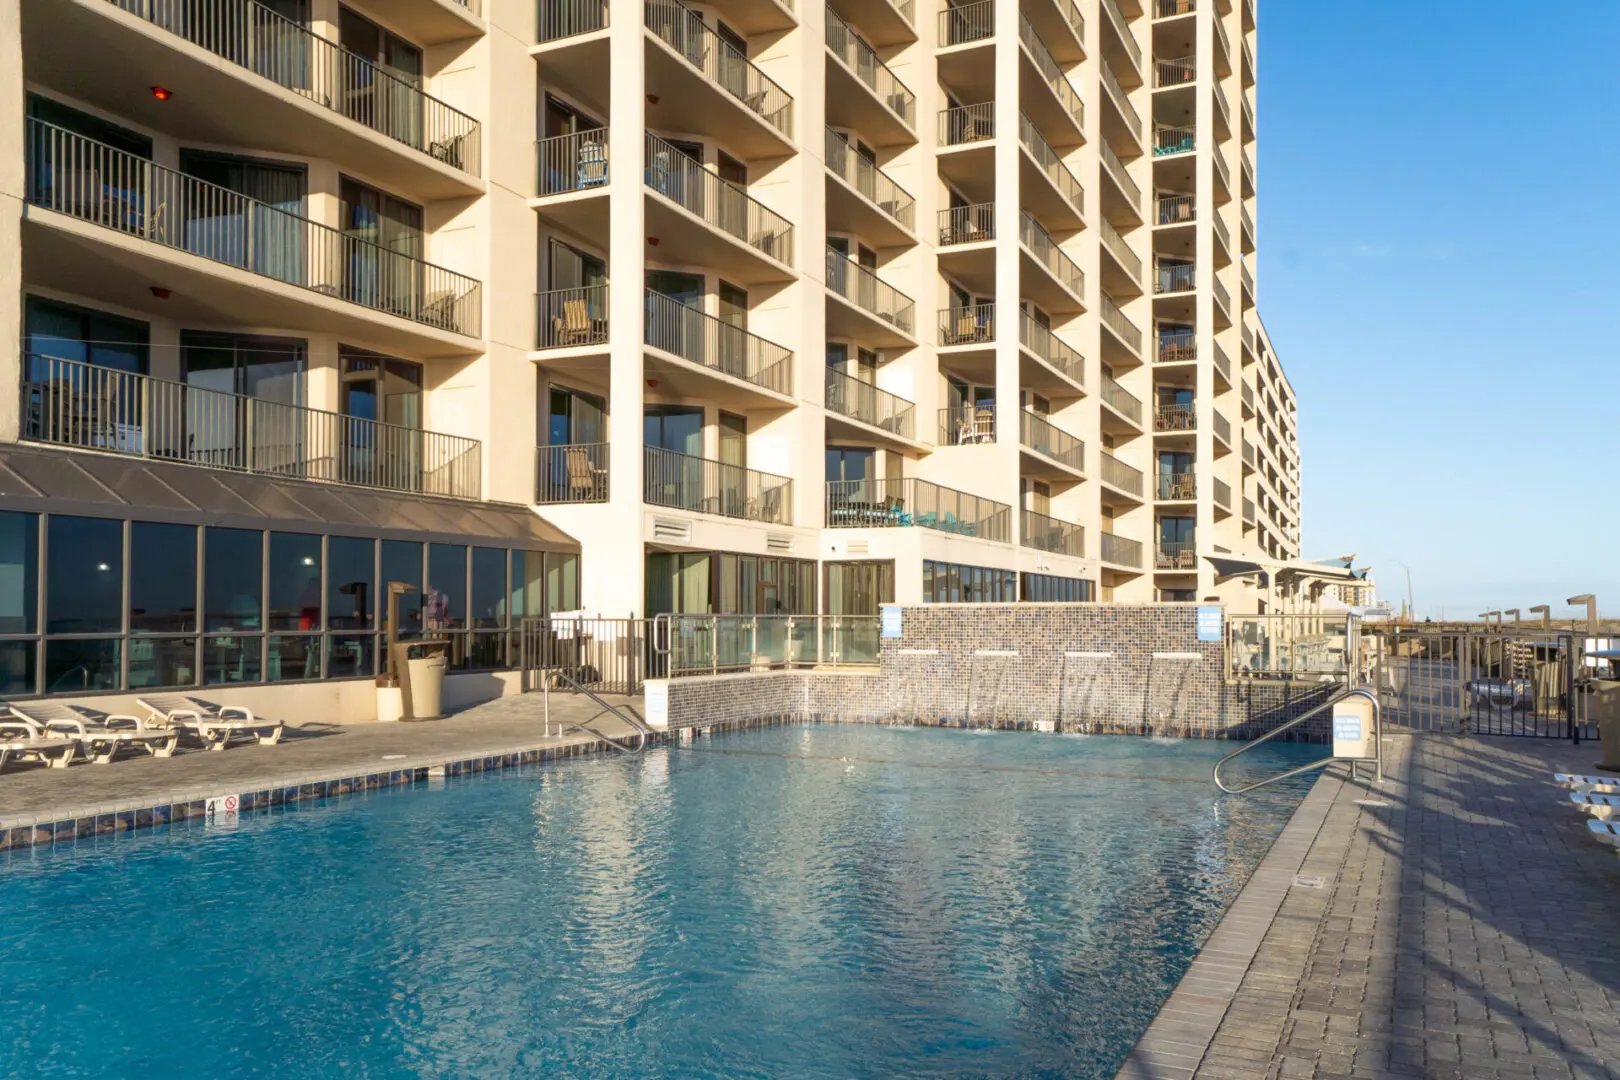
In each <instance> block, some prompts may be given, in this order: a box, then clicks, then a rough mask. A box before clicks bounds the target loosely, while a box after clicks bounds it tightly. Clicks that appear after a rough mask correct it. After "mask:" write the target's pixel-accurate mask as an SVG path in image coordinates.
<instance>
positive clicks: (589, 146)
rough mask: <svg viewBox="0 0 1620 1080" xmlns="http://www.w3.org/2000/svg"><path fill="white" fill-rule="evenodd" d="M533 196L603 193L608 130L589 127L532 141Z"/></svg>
mask: <svg viewBox="0 0 1620 1080" xmlns="http://www.w3.org/2000/svg"><path fill="white" fill-rule="evenodd" d="M535 157H536V160H537V165H538V168H537V170H536V175H535V195H536V197H537V198H542V199H543V198H546V197H548V196H552V195H570V194H573V193H575V192H595V193H600V194H601V195H603V196H606V195H607V182H608V129H607V128H605V127H600V128H592V129H591V130H589V131H576V132H574V133H573V134H571V135H556V136H553V137H552V138H549V139H541V140H540V141H539V142H537V143H535Z"/></svg>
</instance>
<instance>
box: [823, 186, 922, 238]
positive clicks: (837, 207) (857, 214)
mask: <svg viewBox="0 0 1620 1080" xmlns="http://www.w3.org/2000/svg"><path fill="white" fill-rule="evenodd" d="M912 212H913V214H915V212H916V211H915V210H913V211H912ZM827 228H828V230H829V231H831V232H844V233H852V234H854V235H855V236H859V237H861V238H862V239H863V240H865V241H867V242H868V243H870V244H872V245H873V246H875V247H880V248H891V247H910V246H911V245H913V244H915V243H916V242H917V238H916V237H915V236H913V235H912V234H911V233H910V232H908V231H907V230H906V227H905V226H904V225H901V224H900V222H898V221H896V220H895V219H894V218H892V217H890V216H889V215H888V214H885V213H884V212H883V211H882V210H879V209H878V208H877V207H876V206H874V205H873V204H872V203H871V201H869V200H868V199H865V198H863V197H862V196H861V195H860V194H859V193H858V192H856V190H855V189H854V188H852V187H850V186H849V185H848V184H846V183H844V182H843V181H842V180H841V179H839V178H838V177H837V176H836V175H834V174H833V173H832V172H830V171H829V172H828V173H827Z"/></svg>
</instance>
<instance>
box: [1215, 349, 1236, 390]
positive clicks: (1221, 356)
mask: <svg viewBox="0 0 1620 1080" xmlns="http://www.w3.org/2000/svg"><path fill="white" fill-rule="evenodd" d="M1215 373H1216V374H1217V375H1219V376H1220V377H1221V378H1222V379H1224V380H1225V381H1226V385H1227V386H1231V385H1232V361H1231V360H1229V359H1228V358H1227V356H1226V350H1225V349H1223V348H1221V345H1220V342H1216V343H1215Z"/></svg>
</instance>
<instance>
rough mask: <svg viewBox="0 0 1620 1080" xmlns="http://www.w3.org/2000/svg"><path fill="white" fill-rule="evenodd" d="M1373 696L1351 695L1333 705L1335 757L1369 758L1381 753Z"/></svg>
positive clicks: (1363, 759) (1361, 759)
mask: <svg viewBox="0 0 1620 1080" xmlns="http://www.w3.org/2000/svg"><path fill="white" fill-rule="evenodd" d="M1373 708H1374V706H1373V702H1372V699H1370V698H1367V697H1364V696H1362V695H1361V694H1352V695H1350V696H1349V697H1346V698H1345V699H1344V700H1342V701H1338V702H1335V703H1334V705H1333V756H1334V757H1336V758H1347V759H1356V760H1360V761H1367V760H1370V759H1372V758H1375V757H1377V756H1378V744H1377V743H1376V742H1375V741H1374V740H1376V739H1377V738H1378V731H1377V727H1376V725H1375V724H1374V717H1373Z"/></svg>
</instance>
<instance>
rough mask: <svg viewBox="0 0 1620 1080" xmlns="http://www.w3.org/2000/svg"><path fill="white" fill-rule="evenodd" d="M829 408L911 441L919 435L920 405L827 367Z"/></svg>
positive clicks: (828, 409) (840, 414) (843, 415)
mask: <svg viewBox="0 0 1620 1080" xmlns="http://www.w3.org/2000/svg"><path fill="white" fill-rule="evenodd" d="M826 400H827V411H828V412H833V413H837V414H838V415H839V416H842V417H847V418H848V419H850V420H854V421H857V422H858V423H862V424H865V425H867V426H868V427H873V428H877V429H878V430H880V431H885V432H888V433H889V434H891V435H897V436H899V437H900V438H902V439H906V440H908V441H915V439H916V437H917V425H916V415H917V406H916V405H915V404H913V403H912V402H909V401H907V400H906V399H905V398H903V397H897V396H896V395H894V394H891V393H889V392H888V391H887V390H880V389H878V388H877V387H876V386H873V385H872V384H871V383H867V382H862V381H861V380H859V379H857V378H854V377H852V376H850V375H846V374H844V373H843V372H842V371H834V370H833V369H831V368H828V369H827V399H826Z"/></svg>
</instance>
